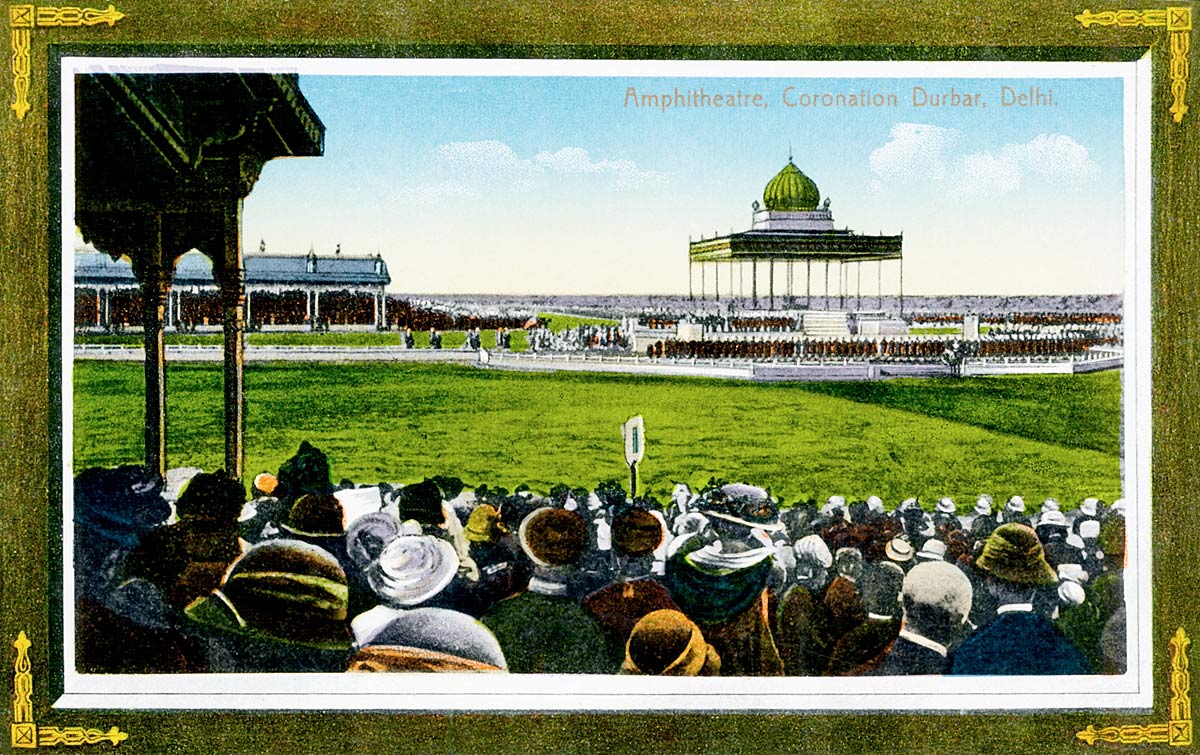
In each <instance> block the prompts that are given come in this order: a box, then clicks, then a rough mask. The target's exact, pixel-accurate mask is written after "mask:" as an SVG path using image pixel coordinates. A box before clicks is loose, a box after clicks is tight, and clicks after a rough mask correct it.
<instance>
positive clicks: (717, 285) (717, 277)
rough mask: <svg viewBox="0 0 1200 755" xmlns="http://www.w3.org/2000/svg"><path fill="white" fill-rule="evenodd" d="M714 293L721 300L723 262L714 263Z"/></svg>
mask: <svg viewBox="0 0 1200 755" xmlns="http://www.w3.org/2000/svg"><path fill="white" fill-rule="evenodd" d="M713 293H714V294H716V299H717V301H721V263H720V262H714V263H713Z"/></svg>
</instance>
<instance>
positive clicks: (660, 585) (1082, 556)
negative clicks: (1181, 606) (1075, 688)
mask: <svg viewBox="0 0 1200 755" xmlns="http://www.w3.org/2000/svg"><path fill="white" fill-rule="evenodd" d="M185 479H186V482H184V480H185ZM331 480H332V478H331V476H330V470H329V464H328V460H327V458H326V457H325V455H324V454H323V453H321V452H320V451H319V450H318V449H316V448H314V447H313V446H311V445H310V444H308V443H304V444H302V445H301V447H300V449H299V450H298V452H297V453H296V454H295V456H293V457H292V458H291V459H289V460H287V461H286V462H285V463H284V464H283V465H282V466H281V467H280V469H279V470H278V472H277V473H275V474H269V473H262V474H260V475H258V476H257V477H256V478H255V481H254V483H253V487H252V490H251V491H250V495H247V491H246V490H245V488H244V487H243V486H242V484H241V483H239V482H236V481H233V480H230V479H228V478H227V477H226V476H225V475H224V473H222V472H216V473H203V472H199V471H198V470H172V471H171V472H170V473H168V479H167V480H166V481H164V480H161V479H158V478H157V477H155V476H152V475H149V474H148V473H147V472H146V471H145V470H144V469H143V468H141V467H121V468H117V469H90V470H86V471H84V472H82V473H81V474H79V475H78V477H76V478H75V481H74V506H73V511H74V538H75V539H74V564H75V590H76V592H75V600H76V605H77V612H76V618H77V622H76V648H77V653H76V663H77V667H78V670H79V671H81V672H89V673H114V672H122V673H167V672H284V671H290V672H297V671H323V672H345V671H350V672H362V671H368V672H388V671H431V672H432V671H437V672H444V671H470V672H492V673H496V672H505V671H507V672H514V673H573V674H614V673H622V674H634V675H637V674H642V675H722V676H772V675H832V676H845V675H868V674H869V675H907V674H1090V673H1121V672H1123V670H1124V667H1125V657H1124V651H1125V642H1124V636H1125V609H1124V597H1123V595H1124V591H1123V586H1122V585H1123V582H1122V573H1123V569H1124V552H1125V547H1124V545H1125V527H1124V505H1123V502H1121V501H1117V502H1115V503H1113V505H1111V506H1105V505H1104V504H1103V503H1102V502H1100V501H1098V500H1096V499H1093V498H1089V499H1087V500H1085V501H1083V502H1082V504H1080V505H1079V506H1078V507H1077V508H1075V509H1074V510H1072V511H1070V512H1064V511H1063V510H1060V506H1059V504H1058V502H1057V501H1055V500H1053V499H1048V500H1046V501H1045V502H1044V503H1043V504H1041V506H1040V507H1037V508H1036V509H1035V510H1034V511H1032V512H1030V511H1027V509H1026V505H1025V503H1024V501H1023V500H1022V499H1021V498H1020V497H1018V496H1013V497H1011V498H1009V499H1008V500H1007V502H1005V503H1004V504H1003V505H1000V506H995V505H993V502H992V499H991V498H990V497H989V496H986V495H984V496H980V497H979V499H978V501H977V502H976V504H975V507H974V509H973V510H971V511H969V512H967V513H966V514H962V515H960V513H959V510H958V508H959V507H958V506H956V504H955V502H954V501H952V500H950V499H948V498H943V499H941V500H940V501H938V502H937V504H936V505H935V506H927V505H922V503H921V502H919V501H918V500H916V499H908V500H905V501H903V502H901V503H900V504H899V505H898V506H896V507H895V508H894V509H893V510H891V511H888V510H887V508H886V507H885V506H884V504H883V502H882V501H881V500H880V499H879V498H878V497H874V496H872V497H870V498H867V499H865V500H850V501H847V500H846V499H845V498H843V497H840V496H831V497H830V498H829V499H828V500H827V501H826V502H825V503H824V504H823V505H818V504H817V502H816V501H814V500H809V501H803V502H796V503H795V504H793V505H791V506H789V507H784V508H781V507H780V506H779V504H778V502H777V501H776V500H775V499H774V498H772V497H771V495H770V494H769V493H768V492H767V491H766V490H764V489H762V488H759V487H755V486H752V485H747V484H740V483H739V484H726V483H724V482H722V481H717V480H713V481H710V483H709V485H707V486H706V487H705V488H704V489H702V490H700V491H698V492H693V491H691V490H690V489H688V487H687V486H685V485H678V486H676V488H675V490H674V492H673V493H672V496H671V499H670V501H669V502H668V503H666V505H660V504H659V503H658V502H657V501H655V500H653V499H643V498H638V499H632V500H631V499H629V498H628V496H627V495H626V493H625V491H624V490H623V489H622V488H621V486H620V484H619V483H616V482H605V483H602V484H600V485H599V486H597V488H596V489H594V490H586V489H571V488H569V487H567V486H566V485H558V486H555V487H554V488H553V489H552V490H551V491H550V492H549V494H548V495H545V496H540V495H535V494H533V493H532V492H530V491H528V490H522V489H518V491H517V492H514V493H510V492H509V491H507V490H503V489H489V488H488V487H487V486H479V487H478V488H476V489H475V490H474V491H467V490H464V487H463V484H462V482H461V481H459V480H457V479H455V478H446V477H435V478H432V479H426V480H424V481H423V482H420V483H414V484H409V485H405V486H393V485H388V484H384V483H380V484H377V485H370V486H354V485H353V484H352V483H350V482H349V481H343V482H342V483H341V484H340V485H337V486H335V485H334V484H332V482H331ZM248 498H249V499H250V500H247V499H248Z"/></svg>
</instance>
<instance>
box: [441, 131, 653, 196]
mask: <svg viewBox="0 0 1200 755" xmlns="http://www.w3.org/2000/svg"><path fill="white" fill-rule="evenodd" d="M433 155H434V157H436V158H438V159H439V160H441V161H443V162H445V163H446V164H448V165H450V166H452V167H454V168H457V169H459V170H461V171H464V173H465V174H466V175H465V178H468V179H471V180H474V181H488V180H502V181H505V182H506V183H507V184H508V186H509V187H510V188H513V189H517V190H520V191H528V190H530V189H532V188H533V187H534V185H535V180H536V179H537V178H539V177H543V176H547V175H554V174H558V175H588V174H590V175H597V176H603V177H607V178H608V179H610V185H611V186H612V188H616V189H632V188H638V187H640V186H645V185H650V184H657V183H662V182H663V181H665V180H666V176H665V175H664V174H662V173H659V172H657V171H653V170H643V169H641V168H639V167H638V166H637V164H636V163H634V162H633V161H632V160H624V159H619V160H608V159H602V160H593V159H592V156H591V154H590V153H589V152H588V151H587V150H586V149H584V148H582V147H561V148H559V149H558V150H555V151H550V150H542V151H540V152H538V153H537V154H536V155H534V156H533V157H532V158H523V157H520V156H519V155H518V154H517V153H516V151H515V150H513V148H512V147H510V146H509V145H507V144H505V143H504V142H501V141H497V140H495V139H486V140H482V141H475V142H449V143H447V144H442V145H439V146H438V147H436V148H434V150H433Z"/></svg>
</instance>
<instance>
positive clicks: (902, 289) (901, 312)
mask: <svg viewBox="0 0 1200 755" xmlns="http://www.w3.org/2000/svg"><path fill="white" fill-rule="evenodd" d="M900 314H901V315H903V314H904V258H903V257H901V258H900Z"/></svg>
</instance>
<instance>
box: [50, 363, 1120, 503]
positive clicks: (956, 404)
mask: <svg viewBox="0 0 1200 755" xmlns="http://www.w3.org/2000/svg"><path fill="white" fill-rule="evenodd" d="M245 375H246V377H245V380H246V402H247V405H246V469H247V471H248V472H250V473H251V474H253V473H256V472H258V471H264V470H270V471H274V470H276V469H278V467H279V466H280V464H281V463H282V462H283V461H285V460H286V459H287V458H289V457H290V456H291V455H292V454H293V453H294V452H295V450H296V448H297V447H298V446H299V445H300V443H301V441H304V440H308V441H310V442H311V443H313V444H314V445H316V446H318V447H319V448H321V449H322V450H324V451H325V452H326V453H328V455H329V458H330V462H331V465H332V473H333V477H334V479H335V481H336V480H340V479H343V478H344V479H349V480H352V481H354V482H355V483H360V484H362V483H366V484H373V483H377V482H381V481H383V482H392V483H407V482H411V481H414V480H420V479H421V478H423V477H425V476H433V475H438V474H442V475H454V476H458V477H460V478H461V479H463V480H464V481H465V482H466V483H467V485H468V486H475V485H479V484H488V485H491V486H493V487H494V486H496V485H501V486H506V487H508V488H509V489H512V488H515V487H516V486H517V485H519V484H521V483H525V484H527V485H528V486H529V487H530V488H532V489H533V490H535V491H541V492H546V491H547V490H548V489H549V488H550V486H551V485H553V484H554V483H557V482H564V483H567V484H568V485H571V486H587V487H592V486H594V485H595V484H596V483H598V482H599V481H601V480H604V479H618V480H624V481H627V480H628V472H627V469H626V468H625V466H624V460H623V457H622V447H621V435H620V429H619V428H620V424H621V423H622V422H623V421H625V420H626V419H628V418H629V417H630V416H633V415H635V414H641V415H642V416H643V417H644V418H645V427H646V438H647V453H646V458H645V460H644V461H643V463H642V466H641V469H640V481H641V483H640V484H641V490H642V491H645V492H648V493H649V494H650V495H653V496H655V497H657V498H659V499H660V500H665V499H667V498H668V497H669V494H670V490H671V487H672V485H673V484H674V483H675V482H687V483H689V484H690V485H692V486H693V487H696V486H699V485H702V484H704V483H706V482H707V481H708V480H709V478H710V477H714V476H721V477H725V478H727V479H729V480H731V481H732V480H734V479H736V480H738V481H747V482H752V483H756V484H760V485H763V486H767V487H770V488H771V489H772V492H774V493H775V494H776V495H777V496H780V497H781V498H782V499H783V501H784V502H785V504H787V503H792V502H794V501H796V500H798V499H799V500H803V499H806V498H808V497H810V496H812V497H814V498H818V499H821V500H823V499H824V498H825V497H827V496H829V495H833V494H841V495H845V496H847V497H848V498H850V497H856V498H865V497H866V496H868V495H872V494H876V495H880V496H881V497H883V499H884V501H885V502H886V504H887V506H888V507H889V508H891V507H893V506H895V505H896V504H897V503H898V502H899V501H900V500H901V499H903V498H907V497H909V496H919V497H920V498H921V499H922V500H936V499H937V498H938V497H941V496H944V495H949V496H951V497H953V498H954V499H955V500H956V501H957V502H958V504H959V508H960V510H962V511H966V510H968V509H970V507H971V506H972V505H973V503H974V500H975V497H976V496H977V495H979V494H980V493H990V494H991V495H993V496H994V497H995V498H996V499H997V500H1003V499H1004V498H1006V497H1007V496H1009V495H1012V494H1020V495H1023V496H1024V497H1025V498H1026V499H1027V500H1028V501H1032V502H1040V501H1041V500H1042V499H1043V498H1046V497H1055V498H1058V499H1059V500H1060V501H1062V504H1063V507H1064V508H1073V507H1074V506H1076V505H1078V503H1079V501H1080V500H1081V499H1082V498H1084V497H1087V496H1097V497H1100V498H1102V499H1105V500H1109V501H1111V500H1113V499H1114V498H1117V497H1119V493H1120V489H1121V486H1120V448H1119V443H1120V440H1119V434H1120V433H1119V428H1120V426H1121V417H1120V400H1121V398H1120V397H1121V375H1120V372H1119V371H1106V372H1099V373H1094V374H1082V375H1022V376H1004V377H983V378H971V379H965V380H964V379H953V378H946V379H936V378H935V379H913V380H907V379H899V380H890V381H884V382H866V383H861V382H849V383H822V382H810V383H751V382H745V381H737V380H714V379H703V378H674V377H646V376H626V375H601V374H587V373H553V374H539V373H524V372H506V371H497V370H482V369H479V368H477V367H473V366H469V365H452V364H419V363H382V364H381V363H363V364H316V363H254V364H249V365H247V367H246V373H245ZM73 383H74V385H73V388H74V391H73V392H74V431H73V441H72V446H73V447H72V450H71V453H72V457H73V467H74V469H75V470H76V471H78V470H82V469H85V468H88V467H91V466H101V465H104V466H108V465H115V464H121V463H136V462H137V461H138V460H139V459H140V458H141V454H142V442H143V438H142V423H141V422H140V420H139V419H138V417H140V416H141V414H142V411H143V408H142V407H143V402H144V398H143V390H144V383H143V369H142V365H141V364H139V363H137V362H119V361H91V360H77V361H76V362H75V364H74V375H73ZM167 386H168V387H167V422H168V427H169V434H168V438H169V443H168V447H167V450H166V451H167V464H168V466H169V467H180V466H196V467H201V468H203V469H206V470H212V469H216V468H218V467H219V466H220V464H221V462H220V460H221V458H222V437H223V436H222V430H221V422H222V394H221V367H220V365H219V364H212V363H181V364H170V365H169V366H168V368H167Z"/></svg>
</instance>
